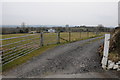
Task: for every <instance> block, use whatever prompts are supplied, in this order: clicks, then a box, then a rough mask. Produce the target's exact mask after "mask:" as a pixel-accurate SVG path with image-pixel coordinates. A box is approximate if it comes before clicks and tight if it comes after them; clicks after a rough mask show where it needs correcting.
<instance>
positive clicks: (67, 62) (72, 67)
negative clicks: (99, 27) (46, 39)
mask: <svg viewBox="0 0 120 80" xmlns="http://www.w3.org/2000/svg"><path fill="white" fill-rule="evenodd" d="M94 39H96V38H92V39H87V40H82V41H77V42H73V43H69V44H65V45H61V46H57V47H55V48H53V49H50V50H48V51H46V52H44V53H43V54H41V55H39V56H37V57H33V58H32V59H31V60H29V61H28V62H26V63H24V64H22V65H21V66H19V67H17V68H16V69H14V70H11V71H9V72H7V73H6V74H4V76H3V77H19V78H21V77H30V78H31V77H33V78H34V77H45V76H48V75H54V74H65V75H66V74H68V75H69V74H80V73H88V72H104V70H102V68H101V64H100V60H101V59H100V57H99V54H97V49H98V48H99V46H100V44H102V43H103V40H97V41H94V42H93V41H92V40H94Z"/></svg>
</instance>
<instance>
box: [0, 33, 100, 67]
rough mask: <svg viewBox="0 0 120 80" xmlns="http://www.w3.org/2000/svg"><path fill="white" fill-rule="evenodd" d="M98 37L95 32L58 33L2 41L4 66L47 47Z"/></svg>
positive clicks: (1, 49)
mask: <svg viewBox="0 0 120 80" xmlns="http://www.w3.org/2000/svg"><path fill="white" fill-rule="evenodd" d="M16 35H17V34H16ZM96 35H98V34H96V33H94V32H58V33H36V34H27V35H25V36H19V37H11V38H4V39H0V42H1V43H2V44H1V46H0V54H1V57H2V64H3V65H5V64H7V63H10V62H12V61H14V60H16V59H18V58H20V57H22V56H25V55H27V54H29V53H31V52H33V51H34V50H36V49H39V48H40V47H42V46H45V45H50V44H59V43H64V42H71V41H76V40H80V39H85V38H88V37H95V36H96Z"/></svg>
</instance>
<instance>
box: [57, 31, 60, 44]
mask: <svg viewBox="0 0 120 80" xmlns="http://www.w3.org/2000/svg"><path fill="white" fill-rule="evenodd" d="M57 44H60V32H57Z"/></svg>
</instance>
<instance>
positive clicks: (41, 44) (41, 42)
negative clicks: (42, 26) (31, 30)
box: [40, 32, 44, 47]
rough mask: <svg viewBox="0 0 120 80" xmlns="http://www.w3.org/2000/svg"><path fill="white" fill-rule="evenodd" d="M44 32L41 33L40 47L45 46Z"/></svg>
mask: <svg viewBox="0 0 120 80" xmlns="http://www.w3.org/2000/svg"><path fill="white" fill-rule="evenodd" d="M43 45H44V44H43V32H41V33H40V47H41V46H43Z"/></svg>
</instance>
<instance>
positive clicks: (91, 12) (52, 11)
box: [0, 2, 118, 26]
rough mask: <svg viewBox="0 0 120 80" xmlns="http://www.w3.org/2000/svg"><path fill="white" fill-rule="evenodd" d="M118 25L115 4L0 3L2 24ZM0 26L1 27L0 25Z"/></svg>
mask: <svg viewBox="0 0 120 80" xmlns="http://www.w3.org/2000/svg"><path fill="white" fill-rule="evenodd" d="M22 22H25V23H26V24H29V25H65V24H69V25H83V24H84V25H98V24H103V25H105V26H116V25H117V24H118V3H117V2H3V3H2V24H3V25H19V24H21V23H22ZM0 25H1V24H0Z"/></svg>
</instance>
